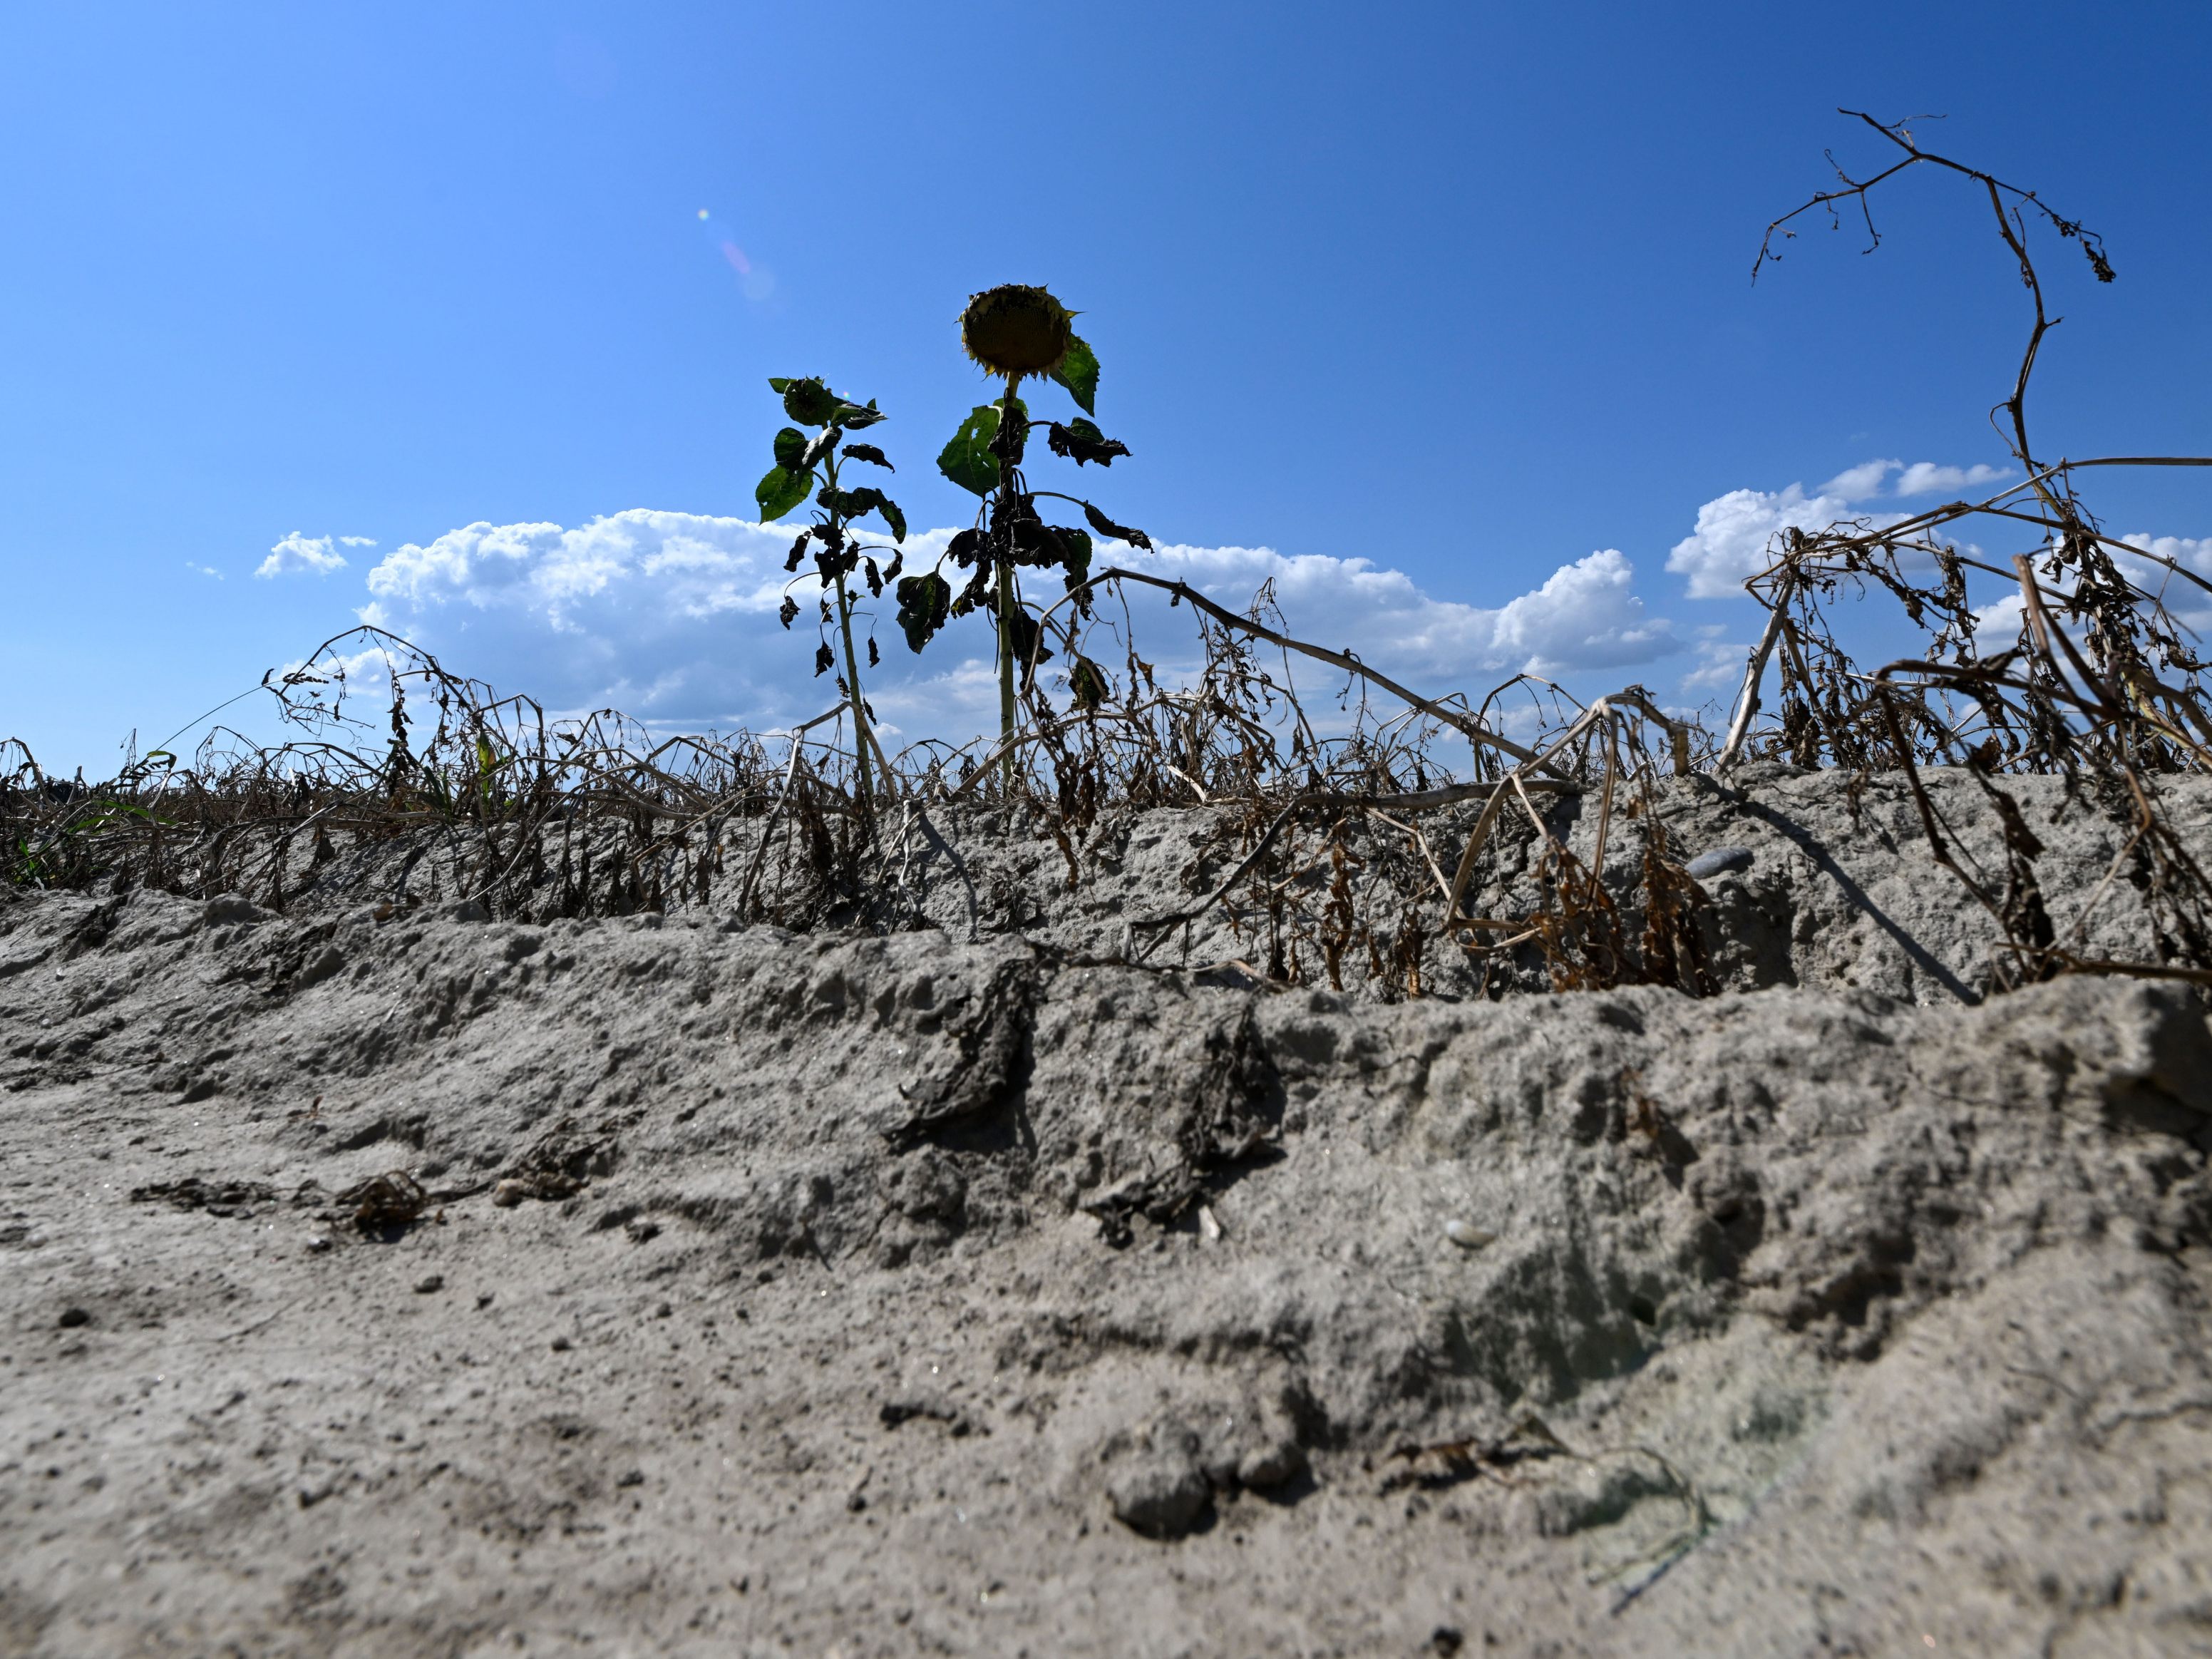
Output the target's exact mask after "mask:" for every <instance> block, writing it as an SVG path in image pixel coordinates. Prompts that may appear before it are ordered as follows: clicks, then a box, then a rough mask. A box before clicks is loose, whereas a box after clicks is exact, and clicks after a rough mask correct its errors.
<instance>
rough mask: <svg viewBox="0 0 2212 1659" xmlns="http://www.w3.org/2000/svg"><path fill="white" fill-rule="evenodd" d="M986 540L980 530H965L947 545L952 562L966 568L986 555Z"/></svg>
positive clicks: (946, 550) (946, 548)
mask: <svg viewBox="0 0 2212 1659" xmlns="http://www.w3.org/2000/svg"><path fill="white" fill-rule="evenodd" d="M985 545H986V544H985V541H984V537H983V532H981V531H980V530H963V531H962V532H960V533H959V534H958V535H957V536H955V537H954V538H952V539H951V541H950V542H947V543H946V544H945V552H946V553H947V554H949V555H950V556H951V559H952V562H953V563H955V564H957V565H958V566H959V567H960V568H962V569H963V570H965V569H966V568H968V567H969V565H971V564H974V563H975V562H976V561H977V560H978V559H981V558H982V557H983V556H984V548H985Z"/></svg>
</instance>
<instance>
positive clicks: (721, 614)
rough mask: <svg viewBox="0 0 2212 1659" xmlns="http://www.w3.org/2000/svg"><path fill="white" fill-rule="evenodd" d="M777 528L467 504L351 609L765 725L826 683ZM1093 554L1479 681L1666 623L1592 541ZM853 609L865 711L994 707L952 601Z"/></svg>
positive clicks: (1583, 659)
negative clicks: (795, 608) (1470, 569)
mask: <svg viewBox="0 0 2212 1659" xmlns="http://www.w3.org/2000/svg"><path fill="white" fill-rule="evenodd" d="M796 533H797V532H796V527H795V526H791V525H779V526H762V525H758V524H755V523H752V522H750V520H743V519H726V518H712V517H707V516H703V515H700V514H694V513H664V512H654V511H649V510H645V509H637V510H633V511H629V512H624V513H614V514H612V515H611V516H608V517H605V518H601V519H596V520H592V522H590V523H589V524H586V525H581V526H574V527H573V528H570V527H563V526H559V525H554V524H511V525H492V524H488V523H487V524H474V525H470V526H466V527H465V528H463V529H459V530H454V531H450V532H447V534H445V535H443V536H441V537H439V538H436V539H435V541H432V542H430V543H428V544H413V543H410V544H407V545H405V546H403V547H399V548H397V549H395V550H392V551H391V552H390V553H388V554H386V556H384V558H383V559H382V560H381V561H380V562H379V563H378V564H377V565H376V566H375V567H374V568H373V569H371V570H370V571H369V573H368V589H369V593H370V603H369V605H368V606H367V607H366V608H365V609H364V610H363V611H362V613H361V615H362V620H363V621H365V622H370V623H376V624H378V625H379V626H382V627H386V628H388V629H392V631H393V632H395V633H399V634H404V635H408V636H409V637H410V638H413V639H416V641H418V642H420V643H422V644H423V645H425V646H428V647H430V648H431V649H434V650H435V651H437V652H438V653H440V655H441V659H443V660H444V661H445V662H446V664H447V666H448V667H449V668H452V669H454V670H456V671H461V672H465V673H470V674H475V675H477V676H480V677H482V678H486V679H489V680H491V681H492V682H493V683H495V684H498V685H500V686H501V687H502V688H513V689H514V690H527V691H529V692H531V693H532V695H534V696H538V698H539V699H540V700H541V701H543V702H544V703H545V704H546V705H547V706H548V707H549V708H557V709H579V708H590V707H597V706H601V705H611V706H614V707H617V708H623V709H625V710H627V711H628V712H629V713H631V714H635V715H637V716H639V717H641V718H642V719H645V720H650V721H652V722H653V723H654V724H656V725H668V726H673V725H697V726H707V725H720V726H724V727H728V726H738V725H744V726H750V727H752V728H753V729H755V730H768V729H773V728H775V727H777V726H786V725H788V724H789V723H790V722H791V721H793V720H797V719H803V718H805V717H807V716H809V715H811V714H818V713H820V712H822V711H823V709H825V708H828V707H829V705H830V704H831V703H832V702H834V701H835V700H836V691H835V689H834V686H833V684H832V682H831V680H830V679H829V678H828V677H823V678H821V679H818V680H817V679H815V678H813V664H814V644H815V638H816V627H817V623H816V617H817V610H816V604H815V601H816V599H817V587H816V586H815V584H814V582H813V581H812V580H811V577H802V578H801V579H800V580H798V581H797V582H796V583H793V579H791V578H789V577H787V575H786V574H784V570H783V563H784V558H785V556H786V555H787V552H788V551H789V549H790V547H791V543H792V538H793V536H794V535H795V534H796ZM952 533H953V532H951V531H949V530H933V531H922V532H915V533H914V534H911V535H909V536H908V538H907V540H906V546H905V553H906V567H907V569H908V572H909V573H911V572H914V571H916V570H921V569H926V568H929V567H930V565H932V564H933V562H935V560H936V559H937V558H938V556H939V555H941V554H942V553H943V551H944V550H945V544H947V542H949V541H950V539H951V535H952ZM888 556H889V555H888V550H885V552H884V553H883V554H879V555H878V557H879V558H888ZM1098 556H1099V560H1100V563H1101V565H1102V566H1103V564H1104V563H1106V562H1114V563H1119V564H1121V565H1124V566H1126V567H1127V568H1133V569H1141V570H1144V571H1146V572H1147V573H1148V574H1158V575H1160V576H1164V577H1172V578H1176V579H1180V580H1183V581H1186V582H1188V583H1189V584H1190V585H1191V586H1193V587H1194V588H1196V589H1197V590H1198V591H1200V592H1202V593H1204V594H1206V597H1208V598H1209V599H1213V600H1215V601H1216V602H1217V603H1219V604H1222V605H1227V606H1230V607H1231V608H1233V609H1236V610H1237V611H1243V609H1245V608H1246V607H1247V606H1248V605H1250V604H1251V603H1252V600H1253V598H1254V595H1255V592H1256V590H1258V589H1259V588H1261V586H1262V585H1264V584H1272V592H1273V598H1274V601H1275V604H1276V605H1277V606H1278V607H1279V610H1280V612H1281V615H1282V617H1283V619H1284V620H1285V623H1286V624H1287V626H1288V628H1289V629H1290V631H1291V633H1293V634H1294V635H1297V636H1298V637H1301V638H1306V639H1311V640H1313V641H1315V642H1316V643H1318V644H1322V645H1325V646H1328V647H1333V648H1335V649H1339V650H1345V649H1349V650H1351V651H1353V652H1356V653H1358V655H1359V656H1360V657H1361V658H1362V659H1364V660H1365V661H1368V662H1370V663H1372V664H1374V665H1376V667H1378V668H1381V669H1383V670H1385V671H1389V672H1392V673H1395V674H1397V675H1400V676H1402V677H1404V678H1407V679H1408V680H1409V681H1410V682H1411V683H1412V684H1414V685H1416V686H1417V687H1419V688H1421V689H1424V690H1429V691H1431V692H1439V693H1440V692H1444V691H1449V690H1466V691H1472V692H1474V693H1477V694H1478V695H1479V694H1480V692H1481V691H1482V690H1486V689H1487V687H1488V685H1489V684H1491V683H1492V681H1494V680H1495V679H1497V678H1501V677H1502V676H1503V675H1504V674H1509V673H1511V672H1514V671H1518V670H1521V669H1524V668H1525V669H1529V670H1533V671H1537V672H1540V673H1545V674H1547V675H1553V676H1556V675H1559V674H1565V673H1571V672H1575V671H1614V670H1619V669H1623V668H1628V667H1632V666H1635V665H1639V664H1642V663H1646V662H1650V661H1652V660H1654V659H1656V658H1658V657H1661V656H1662V655H1664V654H1666V653H1669V652H1672V651H1674V650H1677V649H1679V648H1680V644H1681V641H1680V640H1679V639H1678V638H1677V636H1676V634H1675V632H1674V626H1673V624H1672V623H1670V622H1669V621H1668V620H1667V619H1666V618H1664V617H1652V616H1650V615H1649V614H1648V613H1647V612H1646V611H1645V608H1644V601H1643V600H1642V599H1641V598H1640V597H1638V594H1637V593H1636V592H1635V591H1634V570H1633V568H1632V565H1631V563H1630V562H1629V560H1628V559H1627V558H1626V556H1623V555H1622V554H1621V553H1620V552H1618V551H1616V550H1611V549H1607V550H1601V551H1599V552H1596V553H1592V554H1590V555H1589V556H1587V557H1585V558H1583V559H1579V560H1577V561H1575V562H1572V563H1570V564H1565V565H1562V566H1560V567H1559V568H1557V569H1555V570H1553V571H1552V572H1550V573H1549V574H1547V576H1546V578H1545V580H1543V581H1542V582H1541V584H1540V585H1538V586H1535V587H1534V588H1533V589H1532V590H1530V591H1528V592H1524V593H1522V594H1521V595H1519V596H1518V597H1516V598H1515V599H1511V600H1510V601H1508V602H1507V603H1506V604H1504V605H1500V606H1498V607H1496V608H1494V609H1492V608H1485V607H1481V606H1476V605H1465V604H1461V603H1457V602H1455V601H1451V600H1446V599H1437V598H1434V597H1432V596H1431V595H1429V594H1427V593H1425V592H1422V591H1421V590H1420V589H1419V587H1418V586H1415V585H1414V583H1413V580H1412V579H1411V578H1409V577H1408V576H1407V575H1406V574H1404V573H1403V572H1401V571H1397V570H1390V569H1384V568H1377V567H1376V566H1375V565H1374V564H1372V563H1371V562H1369V561H1367V560H1365V559H1358V558H1349V559H1346V558H1335V557H1331V556H1326V555H1319V554H1307V555H1300V556H1286V555H1284V554H1281V553H1279V552H1276V551H1275V550H1273V549H1270V548H1263V547H1261V548H1251V547H1214V548H1205V547H1189V546H1176V545H1162V546H1160V547H1158V548H1157V549H1156V550H1153V551H1152V552H1150V553H1145V552H1139V551H1137V550H1133V549H1129V548H1127V547H1124V546H1122V545H1121V544H1105V545H1102V546H1101V547H1100V548H1099V550H1098ZM948 574H957V573H954V572H951V571H950V570H948ZM787 585H789V591H790V592H791V593H792V594H793V597H794V598H795V599H798V600H799V603H800V605H802V606H803V607H804V609H803V610H802V611H801V614H800V616H799V620H798V621H797V623H795V624H794V626H793V629H791V631H790V632H788V633H787V632H786V631H785V630H784V629H782V628H781V626H780V624H779V623H778V621H777V611H778V608H779V606H780V605H781V603H782V600H783V597H784V593H785V592H786V589H787ZM1032 586H1034V587H1036V589H1037V591H1038V592H1039V593H1040V594H1041V595H1042V596H1043V597H1045V598H1047V599H1050V598H1056V597H1057V596H1058V594H1059V583H1058V581H1057V580H1056V579H1051V578H1047V579H1046V580H1044V581H1043V582H1042V583H1041V584H1040V583H1033V584H1032ZM864 610H865V611H866V613H867V616H866V617H865V618H864V620H868V621H872V623H873V625H874V630H875V635H876V638H877V641H878V645H879V647H880V648H881V651H882V656H883V661H882V665H881V666H880V667H878V668H876V669H874V670H872V671H870V670H867V669H866V668H864V669H863V676H864V683H865V684H866V687H867V690H868V695H869V699H870V702H872V704H873V706H874V707H875V708H876V711H877V713H878V715H879V716H880V717H881V718H882V719H884V720H885V721H887V722H889V723H890V725H892V726H894V727H896V729H897V730H899V731H900V732H902V733H904V734H906V735H908V736H921V735H933V736H945V737H952V738H966V737H969V736H970V735H972V734H973V733H974V732H977V731H979V730H982V729H985V728H986V727H987V726H990V725H992V724H994V722H995V719H996V708H997V691H996V683H995V680H994V673H993V667H992V653H993V636H992V635H991V632H990V630H989V628H988V625H987V623H985V622H984V621H982V620H981V618H978V617H969V618H966V619H963V620H960V621H956V622H954V623H952V624H951V626H950V627H949V628H948V629H946V630H945V633H944V634H943V635H940V636H939V639H938V640H937V641H934V642H933V644H932V645H931V647H929V650H928V652H927V654H926V655H923V656H921V657H916V656H915V655H913V654H912V653H910V652H909V651H908V648H907V646H906V642H905V640H904V638H903V636H902V635H901V634H900V632H899V629H898V628H897V626H896V623H895V621H894V616H895V612H896V605H894V603H893V602H892V600H891V597H890V594H889V593H888V592H886V593H885V594H884V597H883V598H882V599H878V600H873V601H869V602H867V603H866V605H864ZM1099 611H1100V615H1101V617H1103V618H1104V619H1105V620H1104V622H1103V624H1102V625H1103V626H1104V627H1106V628H1108V629H1113V628H1118V627H1119V626H1120V624H1121V618H1122V616H1123V612H1122V609H1121V605H1119V604H1118V603H1115V602H1111V601H1103V600H1102V602H1101V604H1100V605H1099ZM1127 614H1128V617H1129V620H1130V622H1131V623H1132V624H1133V628H1134V631H1135V636H1136V637H1135V643H1136V646H1137V648H1138V650H1139V653H1141V654H1142V655H1143V656H1144V657H1145V658H1146V659H1147V660H1148V661H1150V662H1152V663H1153V664H1154V665H1155V666H1156V668H1157V669H1158V671H1159V673H1160V676H1161V678H1163V679H1164V680H1165V679H1167V678H1170V676H1171V675H1173V674H1175V673H1176V672H1177V671H1181V670H1184V669H1187V668H1188V666H1190V665H1192V664H1193V663H1194V661H1195V659H1196V657H1197V647H1196V642H1195V636H1194V632H1193V629H1192V623H1191V621H1190V613H1189V611H1188V609H1182V610H1171V609H1170V607H1169V606H1168V605H1167V603H1166V600H1165V598H1164V596H1162V595H1159V594H1158V593H1156V592H1143V591H1140V590H1137V589H1134V588H1133V589H1132V590H1131V592H1130V597H1129V609H1128V613H1127ZM863 650H865V647H863ZM1092 654H1093V655H1095V656H1097V659H1099V660H1100V661H1101V662H1102V663H1104V664H1105V665H1107V666H1108V667H1109V671H1112V670H1117V669H1118V665H1119V663H1120V661H1121V650H1120V647H1118V646H1115V645H1114V644H1112V643H1111V642H1110V641H1109V639H1108V638H1106V637H1105V636H1104V635H1101V636H1100V637H1099V638H1098V639H1097V641H1095V643H1094V646H1093V647H1092ZM1308 670H1311V672H1308ZM1298 681H1299V684H1301V685H1304V686H1310V687H1313V688H1315V689H1320V688H1321V687H1322V686H1324V685H1326V684H1329V683H1330V676H1329V674H1328V671H1327V670H1325V669H1323V668H1322V666H1321V665H1318V664H1313V663H1306V664H1304V665H1303V666H1302V667H1301V668H1300V669H1299V671H1298Z"/></svg>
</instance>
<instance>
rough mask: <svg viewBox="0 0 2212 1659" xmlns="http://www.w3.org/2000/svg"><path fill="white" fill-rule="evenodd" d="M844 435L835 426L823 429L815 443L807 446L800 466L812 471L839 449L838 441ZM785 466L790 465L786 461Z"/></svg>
mask: <svg viewBox="0 0 2212 1659" xmlns="http://www.w3.org/2000/svg"><path fill="white" fill-rule="evenodd" d="M842 436H843V434H842V432H841V431H839V429H838V428H836V427H834V426H826V427H824V428H822V430H821V431H819V432H817V433H816V434H815V435H814V441H813V442H812V443H811V444H809V445H807V446H806V451H805V453H804V454H803V455H801V456H800V457H799V465H801V466H803V467H805V468H806V469H808V470H809V471H811V470H812V469H813V466H814V464H815V463H816V462H817V461H818V460H820V459H822V458H823V456H824V455H827V454H829V453H830V452H831V451H832V450H834V449H836V447H837V440H838V439H839V438H840V437H842ZM776 459H779V460H781V459H782V457H781V456H778V457H777V458H776ZM784 465H787V466H788V465H790V463H789V462H788V461H785V462H784Z"/></svg>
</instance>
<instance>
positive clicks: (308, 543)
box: [253, 530, 376, 577]
mask: <svg viewBox="0 0 2212 1659" xmlns="http://www.w3.org/2000/svg"><path fill="white" fill-rule="evenodd" d="M343 539H344V542H345V544H346V545H347V546H348V547H360V546H363V545H367V546H369V547H374V546H375V545H376V544H375V543H374V542H365V541H364V539H363V538H361V537H359V536H348V537H345V538H343ZM345 563H346V558H345V555H344V554H343V553H341V552H339V551H338V550H337V547H336V546H335V545H333V544H332V542H331V538H330V537H328V536H306V535H302V534H301V532H298V531H296V530H295V531H294V532H292V533H291V534H290V535H289V536H287V537H285V538H284V539H283V541H281V542H279V543H277V544H276V546H274V547H272V548H270V550H269V556H268V557H267V558H265V559H264V560H262V562H261V564H260V567H259V568H258V569H256V570H255V571H254V573H253V574H255V575H257V576H264V577H273V576H283V575H287V574H290V573H292V572H294V571H301V570H304V571H308V572H312V573H313V574H315V575H318V576H327V575H329V574H331V572H332V571H334V570H343V569H344V568H345Z"/></svg>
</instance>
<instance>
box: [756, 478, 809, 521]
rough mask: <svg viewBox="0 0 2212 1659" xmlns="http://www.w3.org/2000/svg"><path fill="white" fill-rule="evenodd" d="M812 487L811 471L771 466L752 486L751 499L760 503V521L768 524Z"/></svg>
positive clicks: (797, 501) (802, 499)
mask: <svg viewBox="0 0 2212 1659" xmlns="http://www.w3.org/2000/svg"><path fill="white" fill-rule="evenodd" d="M813 488H814V475H813V474H812V473H811V472H794V471H792V470H791V469H790V468H789V467H787V466H772V467H770V468H769V470H768V471H766V472H764V473H763V474H762V475H761V481H760V482H759V483H757V484H755V485H754V486H753V499H754V500H755V501H758V502H759V503H760V510H761V522H762V523H763V524H770V523H773V522H774V521H775V520H778V519H780V518H781V517H782V516H783V515H784V514H785V513H788V512H790V511H791V509H792V508H793V507H797V506H798V505H799V503H800V502H801V501H805V499H806V495H807V492H808V491H809V490H811V489H813Z"/></svg>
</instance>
